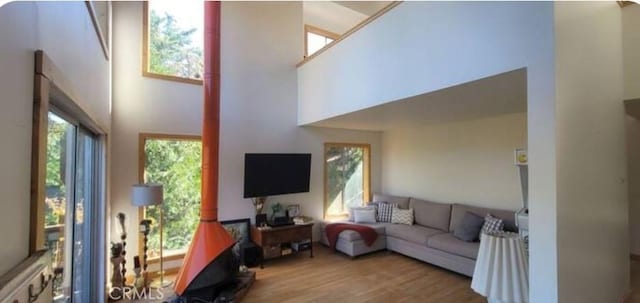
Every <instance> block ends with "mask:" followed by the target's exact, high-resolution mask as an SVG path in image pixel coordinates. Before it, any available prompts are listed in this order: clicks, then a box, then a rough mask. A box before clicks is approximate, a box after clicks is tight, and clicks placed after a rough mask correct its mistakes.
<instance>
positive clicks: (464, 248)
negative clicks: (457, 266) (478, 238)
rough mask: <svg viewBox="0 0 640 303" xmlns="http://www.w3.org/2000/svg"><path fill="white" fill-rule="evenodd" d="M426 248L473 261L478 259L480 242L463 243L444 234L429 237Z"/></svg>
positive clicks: (448, 234)
mask: <svg viewBox="0 0 640 303" xmlns="http://www.w3.org/2000/svg"><path fill="white" fill-rule="evenodd" d="M427 246H429V247H431V248H435V249H438V250H442V251H445V252H448V253H451V254H454V255H458V256H462V257H466V258H469V259H474V260H475V259H476V258H477V257H478V249H479V248H480V242H465V241H462V240H460V239H458V238H456V237H454V236H453V235H452V234H450V233H444V234H439V235H435V236H433V237H430V238H429V240H428V242H427Z"/></svg>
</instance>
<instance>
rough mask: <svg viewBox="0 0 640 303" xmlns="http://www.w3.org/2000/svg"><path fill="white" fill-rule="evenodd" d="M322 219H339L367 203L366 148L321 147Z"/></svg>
mask: <svg viewBox="0 0 640 303" xmlns="http://www.w3.org/2000/svg"><path fill="white" fill-rule="evenodd" d="M325 184H326V188H325V217H335V216H342V215H345V214H346V213H347V212H348V208H349V207H353V206H360V205H362V204H363V203H364V202H365V201H367V200H368V199H369V145H364V144H332V143H329V144H326V145H325Z"/></svg>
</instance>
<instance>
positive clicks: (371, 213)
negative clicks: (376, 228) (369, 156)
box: [353, 208, 376, 223]
mask: <svg viewBox="0 0 640 303" xmlns="http://www.w3.org/2000/svg"><path fill="white" fill-rule="evenodd" d="M353 221H354V222H356V223H376V210H375V209H374V208H371V209H354V210H353Z"/></svg>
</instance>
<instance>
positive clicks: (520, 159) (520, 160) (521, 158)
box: [514, 148, 529, 165]
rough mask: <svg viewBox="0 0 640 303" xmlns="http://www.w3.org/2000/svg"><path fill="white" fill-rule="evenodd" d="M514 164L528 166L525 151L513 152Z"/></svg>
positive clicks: (517, 150)
mask: <svg viewBox="0 0 640 303" xmlns="http://www.w3.org/2000/svg"><path fill="white" fill-rule="evenodd" d="M514 154H515V162H516V163H515V164H516V165H527V164H529V158H528V157H527V150H526V149H522V148H519V149H516V150H515V153H514Z"/></svg>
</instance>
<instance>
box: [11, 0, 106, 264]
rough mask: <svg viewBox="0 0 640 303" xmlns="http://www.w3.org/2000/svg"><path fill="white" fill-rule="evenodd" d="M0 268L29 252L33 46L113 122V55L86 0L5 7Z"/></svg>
mask: <svg viewBox="0 0 640 303" xmlns="http://www.w3.org/2000/svg"><path fill="white" fill-rule="evenodd" d="M0 41H2V43H0V66H2V71H3V72H2V73H1V74H0V91H1V92H2V97H0V98H1V100H2V110H0V140H2V142H4V143H3V144H2V147H1V149H0V150H1V152H0V154H1V155H2V156H1V157H0V168H2V169H0V180H2V182H0V192H1V193H2V195H3V198H2V209H3V210H2V212H0V229H1V230H3V232H2V243H3V245H2V246H1V247H0V275H2V274H3V273H5V272H6V271H7V270H9V269H10V268H11V267H13V266H15V265H16V264H17V263H18V262H20V261H21V260H22V259H24V258H26V257H27V254H28V249H29V199H30V185H29V182H30V181H29V180H30V173H31V170H30V169H31V123H32V122H31V121H32V120H31V119H32V108H33V105H32V104H33V78H34V52H35V51H36V50H38V49H42V50H44V51H45V53H46V54H47V55H48V56H49V57H50V58H51V60H52V61H53V62H54V63H55V64H56V66H57V67H58V68H59V70H61V71H62V73H63V74H64V75H65V76H66V77H67V79H68V81H69V83H70V86H71V87H72V89H73V90H74V93H75V96H76V98H77V100H75V101H76V102H78V103H79V105H80V106H81V107H82V108H84V110H85V111H87V112H88V113H89V114H91V115H92V116H93V117H94V119H96V120H97V122H98V123H100V124H101V126H102V127H104V128H105V130H106V131H108V130H109V127H110V120H111V119H110V112H109V103H110V100H109V89H110V88H109V82H108V79H109V77H110V75H109V62H108V61H107V60H106V58H105V56H104V53H103V51H102V48H101V46H100V43H99V41H98V37H97V35H96V33H95V30H94V27H93V24H92V23H91V18H90V16H89V14H88V11H87V8H86V6H85V3H84V2H57V3H54V2H36V3H34V2H13V3H9V4H6V5H4V6H2V7H1V8H0Z"/></svg>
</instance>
